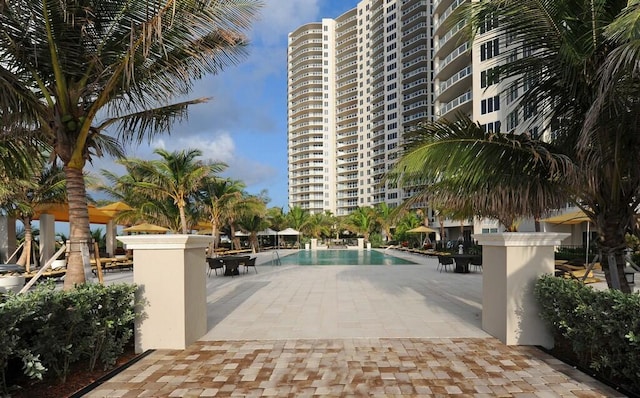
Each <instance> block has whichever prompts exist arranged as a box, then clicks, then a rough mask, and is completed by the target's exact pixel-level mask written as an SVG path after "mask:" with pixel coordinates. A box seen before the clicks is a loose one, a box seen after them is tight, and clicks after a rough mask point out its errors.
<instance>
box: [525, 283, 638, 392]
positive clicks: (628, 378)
mask: <svg viewBox="0 0 640 398" xmlns="http://www.w3.org/2000/svg"><path fill="white" fill-rule="evenodd" d="M535 295H536V299H537V301H538V303H539V305H540V306H541V308H542V312H541V316H542V318H543V319H544V320H545V321H546V322H548V324H549V325H550V326H551V327H552V329H553V333H554V335H555V338H556V340H557V341H558V340H559V341H564V342H568V343H569V344H570V345H571V348H572V349H573V352H574V354H575V355H576V357H577V358H578V360H579V361H580V365H582V366H585V367H588V368H590V369H592V370H594V371H595V372H596V373H598V374H600V375H602V376H603V377H605V378H607V379H610V380H617V381H618V382H620V383H621V384H622V386H623V387H625V388H627V389H629V390H632V391H635V392H636V393H638V392H640V361H639V360H638V358H640V294H637V293H636V294H624V293H622V292H620V291H617V290H604V291H598V290H594V289H593V288H591V287H589V286H585V285H584V284H582V283H579V282H576V281H573V280H567V279H563V278H556V277H553V276H550V275H547V276H543V277H541V278H540V279H539V280H538V282H537V284H536V287H535Z"/></svg>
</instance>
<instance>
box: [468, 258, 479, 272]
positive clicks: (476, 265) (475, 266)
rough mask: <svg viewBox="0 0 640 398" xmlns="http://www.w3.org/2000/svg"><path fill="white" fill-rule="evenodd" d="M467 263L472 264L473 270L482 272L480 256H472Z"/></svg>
mask: <svg viewBox="0 0 640 398" xmlns="http://www.w3.org/2000/svg"><path fill="white" fill-rule="evenodd" d="M469 265H471V266H473V270H474V271H477V270H480V272H482V256H477V257H473V258H472V259H471V260H470V261H469Z"/></svg>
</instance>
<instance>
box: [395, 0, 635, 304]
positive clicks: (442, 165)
mask: <svg viewBox="0 0 640 398" xmlns="http://www.w3.org/2000/svg"><path fill="white" fill-rule="evenodd" d="M626 6H627V2H626V1H619V0H616V1H606V2H594V1H579V2H575V1H568V0H561V1H533V0H531V1H528V0H525V1H522V0H518V1H516V0H500V1H484V2H473V3H470V4H469V5H468V6H467V7H466V8H463V9H461V10H462V12H460V14H459V16H458V17H459V19H460V20H462V19H464V20H467V21H469V27H470V29H469V32H470V38H473V35H474V34H475V32H477V31H479V29H480V27H481V26H482V25H483V24H484V23H485V22H486V20H487V19H489V18H491V19H493V20H497V26H498V28H497V29H495V30H494V31H492V32H491V34H492V35H495V36H492V38H497V39H498V40H499V41H500V42H501V43H507V42H509V43H516V46H515V47H513V48H510V49H507V50H505V51H502V52H501V53H500V55H498V56H497V57H496V65H499V66H498V67H497V68H498V69H497V71H498V73H499V75H500V79H501V81H502V82H503V85H504V91H503V92H504V93H521V95H520V96H519V97H518V98H517V99H515V100H514V102H513V103H512V104H511V105H510V107H511V108H510V110H511V109H513V111H518V112H520V115H522V116H523V117H524V118H526V122H523V123H521V124H520V125H519V126H518V127H517V128H516V130H515V131H514V132H515V133H521V134H520V135H515V134H514V135H512V134H490V133H484V134H483V133H482V130H481V129H480V127H479V126H477V125H475V124H473V123H471V122H470V121H468V120H464V118H461V120H458V121H456V122H447V121H439V122H436V123H433V124H430V125H428V126H426V128H425V129H423V136H424V140H423V144H422V145H415V146H413V147H412V148H411V149H410V152H409V153H408V155H407V156H408V157H407V158H406V159H405V162H399V164H398V166H399V167H402V166H401V165H400V164H401V163H403V164H404V165H411V172H413V173H415V174H414V175H413V176H412V178H413V181H414V182H415V181H418V180H419V178H418V175H419V174H420V173H419V171H418V169H417V168H414V166H415V167H420V168H423V169H424V171H428V173H426V174H425V175H423V177H422V178H423V179H422V181H423V182H424V183H427V182H432V183H434V184H433V185H434V191H435V192H436V193H438V190H441V194H440V196H441V197H442V198H443V199H449V200H450V201H451V202H454V203H455V202H456V200H458V201H462V202H464V203H467V204H471V205H472V207H473V208H474V210H480V209H482V210H487V209H488V210H490V211H485V212H484V213H485V214H480V215H488V214H489V213H491V212H496V211H497V213H498V215H499V213H501V212H502V213H504V214H506V213H511V216H507V217H505V218H503V219H501V222H502V223H503V224H505V225H507V226H508V224H509V222H510V221H513V220H514V219H515V218H517V217H519V216H533V217H536V216H539V215H540V214H542V213H543V212H544V210H545V208H546V209H553V208H558V207H560V206H558V201H559V200H561V199H562V198H563V196H564V199H565V200H566V201H569V202H573V203H574V204H576V205H577V206H579V207H580V208H581V209H583V210H584V211H585V213H587V214H588V215H589V217H590V218H591V220H592V222H593V224H594V225H595V227H596V229H597V231H598V234H599V247H600V251H601V263H602V265H603V269H604V271H605V276H606V279H607V282H608V284H609V286H610V287H612V288H616V289H621V290H622V291H624V292H629V291H630V289H629V286H628V284H627V282H626V280H625V278H624V272H623V268H624V265H625V262H624V248H625V240H624V236H625V234H626V233H627V232H630V231H631V232H636V228H637V227H636V225H635V220H634V215H635V212H636V210H637V208H638V205H639V204H640V191H639V188H640V157H638V156H637V154H638V153H639V152H640V134H639V133H640V123H638V122H639V120H638V118H639V117H640V101H639V97H638V95H637V93H638V91H637V87H638V83H639V81H638V75H637V73H635V72H636V68H637V65H638V63H637V62H636V61H635V60H637V58H636V55H637V50H636V48H637V46H635V44H637V36H638V33H637V31H636V29H635V26H636V25H635V21H636V19H635V18H634V16H637V13H638V5H637V3H635V2H634V3H629V7H626ZM484 26H486V25H484ZM524 50H526V52H525V51H524ZM514 51H518V56H517V57H514V56H513V55H514ZM536 127H539V128H540V131H548V132H550V134H545V135H544V136H542V137H541V138H538V137H536V134H535V128H536ZM542 138H544V142H543V140H542ZM418 141H420V139H419V140H418ZM420 146H421V147H422V148H421V149H420ZM447 151H451V152H450V154H449V155H447V154H446V152H447ZM431 167H435V170H428V169H429V168H431ZM399 173H400V169H397V175H399ZM433 177H435V179H433ZM466 184H469V185H468V189H467V188H466V187H465V185H466ZM494 184H497V185H495V186H494ZM456 195H457V196H458V198H457V199H456V198H455V196H456ZM480 195H483V196H484V198H483V199H481V200H478V197H479V196H480ZM443 203H449V202H448V201H446V200H445V201H443ZM527 204H530V205H529V206H527ZM545 204H546V206H545ZM501 207H502V208H504V209H507V210H508V211H501V210H500V208H501ZM494 216H495V215H494Z"/></svg>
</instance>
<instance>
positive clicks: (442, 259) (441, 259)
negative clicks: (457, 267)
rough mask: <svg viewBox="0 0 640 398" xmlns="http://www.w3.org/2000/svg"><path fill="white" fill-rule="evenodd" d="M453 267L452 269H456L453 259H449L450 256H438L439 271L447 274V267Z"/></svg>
mask: <svg viewBox="0 0 640 398" xmlns="http://www.w3.org/2000/svg"><path fill="white" fill-rule="evenodd" d="M448 266H451V268H453V267H454V265H453V257H449V256H438V268H437V269H438V270H440V272H442V270H443V269H444V270H445V272H446V271H447V267H448Z"/></svg>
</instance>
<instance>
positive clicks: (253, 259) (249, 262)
mask: <svg viewBox="0 0 640 398" xmlns="http://www.w3.org/2000/svg"><path fill="white" fill-rule="evenodd" d="M243 265H244V273H245V274H246V273H247V272H249V267H253V270H254V271H256V274H257V273H258V269H257V268H256V257H251V258H250V259H248V260H246V261H245V262H244V264H243Z"/></svg>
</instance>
